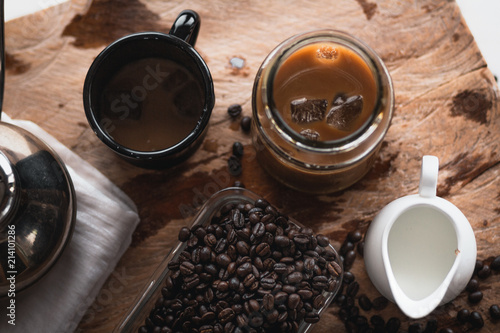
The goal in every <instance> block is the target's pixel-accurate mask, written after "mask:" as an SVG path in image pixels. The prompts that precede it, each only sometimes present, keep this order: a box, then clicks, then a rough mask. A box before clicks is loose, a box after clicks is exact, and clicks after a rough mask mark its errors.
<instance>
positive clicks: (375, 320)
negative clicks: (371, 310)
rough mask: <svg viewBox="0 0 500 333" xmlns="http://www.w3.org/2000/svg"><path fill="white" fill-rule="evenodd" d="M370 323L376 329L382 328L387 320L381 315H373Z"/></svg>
mask: <svg viewBox="0 0 500 333" xmlns="http://www.w3.org/2000/svg"><path fill="white" fill-rule="evenodd" d="M370 323H371V324H372V325H373V326H374V328H375V329H376V330H379V331H380V330H381V329H382V328H383V327H384V326H385V320H384V318H382V317H381V316H379V315H373V316H372V317H371V318H370Z"/></svg>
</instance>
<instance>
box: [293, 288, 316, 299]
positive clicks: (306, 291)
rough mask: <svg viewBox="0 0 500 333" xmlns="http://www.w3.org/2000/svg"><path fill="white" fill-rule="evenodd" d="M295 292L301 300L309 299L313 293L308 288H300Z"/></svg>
mask: <svg viewBox="0 0 500 333" xmlns="http://www.w3.org/2000/svg"><path fill="white" fill-rule="evenodd" d="M297 294H299V295H300V297H301V298H302V299H303V300H309V299H311V298H312V297H313V295H314V294H313V292H312V291H311V290H309V289H300V290H298V291H297Z"/></svg>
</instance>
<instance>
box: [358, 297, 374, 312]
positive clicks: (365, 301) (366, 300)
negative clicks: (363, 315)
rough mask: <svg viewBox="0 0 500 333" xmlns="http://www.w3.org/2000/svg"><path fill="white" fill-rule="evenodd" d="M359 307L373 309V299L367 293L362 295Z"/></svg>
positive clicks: (367, 309) (366, 309)
mask: <svg viewBox="0 0 500 333" xmlns="http://www.w3.org/2000/svg"><path fill="white" fill-rule="evenodd" d="M358 304H359V307H360V308H361V309H363V310H365V311H370V310H371V309H372V301H370V299H369V298H368V296H366V295H365V294H363V295H360V296H359V299H358Z"/></svg>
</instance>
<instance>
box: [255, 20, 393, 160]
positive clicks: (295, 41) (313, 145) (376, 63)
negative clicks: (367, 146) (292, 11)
mask: <svg viewBox="0 0 500 333" xmlns="http://www.w3.org/2000/svg"><path fill="white" fill-rule="evenodd" d="M325 41H328V42H331V43H335V44H339V45H342V46H344V47H347V48H348V49H350V50H351V51H354V52H355V53H356V54H357V55H358V56H359V57H360V58H361V59H362V60H363V61H364V62H365V64H366V65H367V66H368V67H369V69H370V71H371V74H372V75H373V78H374V80H375V85H376V89H377V92H376V103H375V105H374V108H373V110H372V112H371V114H370V116H369V117H368V119H367V120H366V121H365V122H364V123H363V125H361V126H360V127H359V128H358V129H356V130H355V131H354V132H352V133H350V134H349V135H347V136H344V137H342V138H339V139H335V140H328V141H314V140H311V139H308V138H306V137H305V136H303V135H301V134H299V133H297V132H296V131H295V130H293V129H292V128H291V126H290V125H288V124H287V122H286V121H285V120H284V119H283V117H282V116H281V114H280V112H279V111H278V109H277V107H276V105H275V103H274V98H273V89H274V87H273V86H274V78H275V76H276V74H277V72H278V68H279V66H280V65H281V64H282V63H283V62H284V61H285V60H286V59H288V57H289V56H290V55H291V54H292V53H294V52H296V51H297V50H299V49H301V48H303V47H305V46H307V45H310V44H314V43H318V42H325ZM273 59H274V60H273ZM265 62H270V68H269V70H268V71H267V72H266V73H264V77H263V81H264V82H266V83H265V84H263V85H262V87H261V89H262V90H263V91H262V99H263V101H264V104H265V105H266V108H265V112H266V115H267V117H268V118H269V120H270V121H271V122H272V123H273V125H274V126H275V128H276V130H277V131H278V132H279V133H280V135H281V136H282V137H283V138H284V139H285V140H286V141H288V142H290V143H292V144H294V145H295V146H296V147H298V148H300V149H302V150H306V151H314V152H320V153H321V152H326V153H329V152H332V151H337V150H343V149H350V147H355V146H356V145H357V144H358V143H359V142H360V141H363V140H364V138H365V137H366V136H367V135H369V134H370V133H371V132H373V131H374V130H375V128H373V127H376V126H377V125H378V124H379V123H380V121H381V114H382V113H383V107H382V104H383V103H382V100H383V82H382V77H381V72H385V73H386V76H387V77H388V78H389V82H390V76H389V74H388V72H387V69H386V68H385V65H384V64H383V62H382V60H381V59H380V57H379V56H378V55H377V54H376V53H375V51H374V50H373V49H371V48H370V47H369V46H368V45H367V44H365V43H364V42H363V41H361V40H359V39H358V38H356V37H354V36H352V35H350V34H348V33H346V32H343V31H340V30H333V29H323V30H312V31H308V32H304V33H301V34H297V35H294V36H292V37H290V38H288V39H286V40H285V41H283V42H282V43H280V44H279V45H278V46H277V47H276V48H275V49H274V50H273V51H272V52H271V53H270V54H269V55H268V57H267V58H266V60H265V61H264V63H265ZM390 84H391V85H392V83H390Z"/></svg>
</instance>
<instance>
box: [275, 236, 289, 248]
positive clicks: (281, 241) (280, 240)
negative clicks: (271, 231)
mask: <svg viewBox="0 0 500 333" xmlns="http://www.w3.org/2000/svg"><path fill="white" fill-rule="evenodd" d="M274 243H276V245H278V246H279V247H287V246H288V245H289V244H290V239H289V238H288V237H286V236H276V237H274Z"/></svg>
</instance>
